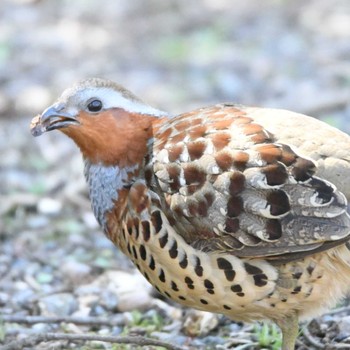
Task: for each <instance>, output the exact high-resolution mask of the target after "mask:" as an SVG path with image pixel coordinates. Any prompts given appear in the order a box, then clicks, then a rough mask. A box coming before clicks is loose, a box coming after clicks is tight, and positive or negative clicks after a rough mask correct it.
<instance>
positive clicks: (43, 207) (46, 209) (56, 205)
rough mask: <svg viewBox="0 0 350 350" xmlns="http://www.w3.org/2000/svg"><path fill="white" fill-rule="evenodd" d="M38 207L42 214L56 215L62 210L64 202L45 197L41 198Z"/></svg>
mask: <svg viewBox="0 0 350 350" xmlns="http://www.w3.org/2000/svg"><path fill="white" fill-rule="evenodd" d="M37 209H38V212H39V213H41V214H45V215H51V216H55V215H58V214H59V213H60V212H61V210H62V203H61V202H59V201H57V200H55V199H52V198H48V197H44V198H42V199H40V200H39V203H38V206H37Z"/></svg>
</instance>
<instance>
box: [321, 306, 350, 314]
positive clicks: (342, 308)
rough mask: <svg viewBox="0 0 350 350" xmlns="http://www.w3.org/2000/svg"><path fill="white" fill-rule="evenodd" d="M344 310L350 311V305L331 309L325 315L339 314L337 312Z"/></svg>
mask: <svg viewBox="0 0 350 350" xmlns="http://www.w3.org/2000/svg"><path fill="white" fill-rule="evenodd" d="M343 312H348V313H350V306H344V307H339V308H337V309H334V310H330V311H328V312H326V313H324V314H323V315H337V314H340V313H343Z"/></svg>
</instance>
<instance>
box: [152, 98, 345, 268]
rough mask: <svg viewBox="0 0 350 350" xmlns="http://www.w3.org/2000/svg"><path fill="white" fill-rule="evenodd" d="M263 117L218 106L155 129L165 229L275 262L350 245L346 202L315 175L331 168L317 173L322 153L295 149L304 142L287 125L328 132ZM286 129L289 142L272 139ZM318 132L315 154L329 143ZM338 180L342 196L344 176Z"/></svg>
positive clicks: (283, 116)
mask: <svg viewBox="0 0 350 350" xmlns="http://www.w3.org/2000/svg"><path fill="white" fill-rule="evenodd" d="M259 111H264V110H262V109H260V110H259V109H254V108H253V109H252V108H250V109H249V108H245V107H241V106H235V105H230V104H222V105H217V106H214V107H209V108H203V109H199V110H196V111H193V112H190V113H187V114H182V115H179V116H177V117H175V118H173V119H170V120H168V121H166V122H165V123H163V124H162V125H161V126H160V127H159V128H158V130H157V131H156V133H155V135H154V144H153V158H152V161H151V162H150V163H149V166H150V167H152V170H153V173H154V174H155V181H153V184H152V186H153V189H154V191H155V192H157V193H158V195H160V197H161V198H163V211H164V212H165V213H166V214H167V216H168V217H169V221H170V222H171V224H172V225H173V226H174V227H175V228H176V230H177V232H178V233H179V234H180V235H181V236H182V237H183V238H184V239H185V240H186V241H187V242H188V243H189V244H191V245H193V246H195V247H197V248H198V249H202V250H206V251H225V252H229V251H232V253H233V254H235V255H237V256H240V257H263V258H265V259H271V260H275V261H280V262H284V261H288V260H293V259H296V258H301V257H303V256H305V255H309V254H313V253H315V252H317V251H321V250H324V249H328V248H330V247H332V246H335V245H338V244H341V243H342V242H344V241H346V240H347V239H348V236H349V234H350V218H349V215H348V213H347V199H346V197H345V195H344V194H343V193H342V192H340V191H339V190H337V188H336V187H335V186H334V185H333V184H332V183H331V182H330V181H329V180H327V179H326V178H325V177H326V176H320V174H321V175H322V174H323V175H324V174H326V175H327V174H328V175H329V174H330V173H332V169H329V167H328V168H327V169H326V170H325V169H324V168H326V167H325V166H323V168H322V166H321V168H322V171H323V172H320V174H318V173H317V175H315V173H316V172H317V166H316V163H315V161H316V162H317V161H319V160H322V156H320V159H315V161H314V160H312V159H311V158H309V157H306V156H305V154H306V153H307V152H306V151H305V147H306V146H305V145H304V150H303V149H302V147H301V150H300V149H299V148H298V147H300V144H301V143H302V142H301V141H300V140H299V141H300V142H299V144H298V142H293V137H294V138H295V139H298V133H299V132H300V133H302V131H301V130H298V128H296V127H293V128H292V126H291V125H290V124H293V122H292V119H293V118H304V119H303V120H304V124H303V125H300V126H299V129H303V128H304V129H308V128H310V129H311V128H319V129H320V128H327V126H326V125H325V124H323V123H322V122H319V121H314V120H313V119H311V118H309V117H306V116H301V115H298V114H295V113H291V112H286V111H280V115H279V116H278V112H276V110H270V111H274V112H271V115H270V116H269V115H268V113H267V112H265V117H263V116H262V115H263V113H259ZM268 111H269V110H268ZM296 116H298V117H296ZM267 120H269V122H267ZM310 120H312V122H311V124H312V125H311V126H310V125H308V122H309V121H310ZM313 123H314V124H313ZM265 124H266V125H267V127H265ZM271 125H272V126H273V125H279V127H278V128H277V127H275V129H274V128H273V127H271ZM283 125H285V128H290V129H289V130H285V134H289V135H291V136H293V137H290V138H289V139H288V137H287V136H285V137H284V136H282V137H279V136H278V135H277V133H278V132H280V130H284V129H283V128H284V127H283ZM331 130H332V131H333V132H334V133H335V134H334V136H337V135H338V136H339V138H341V139H342V140H343V141H344V142H345V143H346V142H347V149H345V150H343V151H342V152H341V154H342V157H339V158H344V159H342V160H343V161H344V162H345V163H346V164H347V166H348V169H349V168H350V167H349V164H350V162H349V154H350V137H348V136H346V135H345V134H343V133H341V132H340V131H337V130H336V129H331ZM274 132H275V133H276V134H275V133H274ZM317 132H318V131H317V129H314V131H312V129H311V132H310V133H309V134H310V140H308V142H309V143H310V144H309V146H308V147H309V148H310V149H311V148H312V147H311V145H312V143H314V148H315V149H314V151H315V152H316V153H317V152H318V150H317V149H318V148H319V147H321V148H322V147H323V146H324V145H323V143H325V142H327V141H326V140H325V139H324V140H322V139H319V137H318V135H317ZM280 133H281V132H280ZM337 133H338V134H337ZM282 134H283V133H282ZM300 137H301V138H302V137H303V136H300V135H299V138H300ZM310 153H312V152H309V154H310ZM309 154H308V156H309ZM310 156H312V154H311V155H310ZM330 156H331V155H330ZM323 160H324V159H323ZM321 165H322V164H321ZM338 167H340V168H342V166H341V165H339V164H338ZM327 178H328V179H329V178H331V176H328V177H327ZM343 180H344V181H346V182H347V184H346V185H344V186H343V188H345V189H346V188H348V187H349V183H350V180H349V176H347V177H345V178H344V179H343ZM338 182H339V181H338Z"/></svg>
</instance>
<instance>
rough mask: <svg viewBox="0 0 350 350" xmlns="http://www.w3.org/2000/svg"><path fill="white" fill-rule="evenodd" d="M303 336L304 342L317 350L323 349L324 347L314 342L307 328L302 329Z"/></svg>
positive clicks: (314, 339)
mask: <svg viewBox="0 0 350 350" xmlns="http://www.w3.org/2000/svg"><path fill="white" fill-rule="evenodd" d="M303 336H304V337H305V338H306V340H307V341H308V342H309V343H310V344H311V345H313V346H314V347H315V348H317V349H325V347H326V346H325V345H324V344H322V343H320V342H319V341H317V340H316V338H315V337H313V336H312V335H311V333H310V331H309V329H308V328H307V327H304V328H303Z"/></svg>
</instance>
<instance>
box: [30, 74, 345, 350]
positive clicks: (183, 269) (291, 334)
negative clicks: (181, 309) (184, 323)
mask: <svg viewBox="0 0 350 350" xmlns="http://www.w3.org/2000/svg"><path fill="white" fill-rule="evenodd" d="M30 129H31V132H32V134H33V135H34V136H39V135H41V134H43V133H45V132H48V131H51V130H59V131H61V132H62V133H63V134H65V135H67V136H68V137H69V138H71V139H72V140H73V141H74V142H75V144H76V145H77V146H78V147H79V149H80V151H81V154H82V157H83V161H84V174H85V177H86V180H87V184H88V188H89V195H90V200H91V206H92V210H93V212H94V215H95V217H96V219H97V221H98V223H99V224H100V226H101V228H102V229H103V231H104V233H105V234H106V236H107V237H108V238H109V239H110V240H111V241H112V242H113V243H114V244H115V245H116V246H117V247H118V248H119V249H120V250H121V251H122V252H123V253H124V254H125V255H126V256H127V257H129V258H130V259H131V260H132V262H133V263H134V264H135V266H136V267H137V269H138V270H140V272H141V273H142V274H143V276H144V277H145V278H146V279H147V280H148V281H149V282H150V283H151V284H152V285H153V286H154V287H155V288H156V289H157V290H158V292H159V293H161V294H162V295H164V296H165V297H167V298H170V299H172V300H174V301H176V302H178V303H180V304H183V305H185V306H189V307H193V308H196V309H199V310H205V311H210V312H213V313H219V314H224V315H226V316H227V317H229V318H231V319H232V320H236V321H244V322H252V321H255V320H271V321H273V322H275V323H276V324H277V325H278V326H279V327H280V329H281V331H282V349H283V350H292V349H294V348H295V343H296V338H297V335H298V331H299V328H298V327H299V321H300V320H304V319H308V318H311V317H315V316H318V315H320V314H322V312H324V311H326V310H327V309H329V308H331V307H333V306H334V305H335V304H336V303H337V302H338V301H339V300H340V299H342V298H343V297H344V296H345V295H346V294H347V293H348V292H349V289H350V251H349V249H350V245H349V240H350V217H349V209H348V199H349V198H350V176H349V174H350V137H349V136H348V135H347V134H345V133H343V132H342V131H340V130H338V129H336V128H334V127H332V126H330V125H328V124H326V123H324V122H322V121H319V120H317V119H315V118H312V117H309V116H305V115H302V114H298V113H295V112H291V111H287V110H281V109H272V108H259V107H246V106H243V105H238V104H234V103H219V104H216V105H212V106H208V107H202V108H198V109H195V110H192V111H189V112H184V113H181V114H178V115H172V114H170V113H167V112H164V111H161V110H159V109H157V108H154V107H152V106H150V105H148V104H146V103H145V102H143V101H142V100H141V99H139V98H138V97H136V96H135V95H134V94H133V93H132V92H130V91H128V90H126V89H125V88H124V87H122V86H121V85H119V84H117V83H115V82H113V81H110V80H107V79H102V78H88V79H85V80H83V81H80V82H77V83H75V84H74V85H73V86H72V87H69V88H68V89H66V90H65V91H64V92H63V93H62V95H61V96H60V97H59V98H58V99H57V100H56V102H54V103H53V104H52V105H51V106H49V107H48V108H47V109H45V110H44V111H43V112H42V113H41V114H38V115H37V116H35V117H34V118H33V119H32V122H31V126H30Z"/></svg>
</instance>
